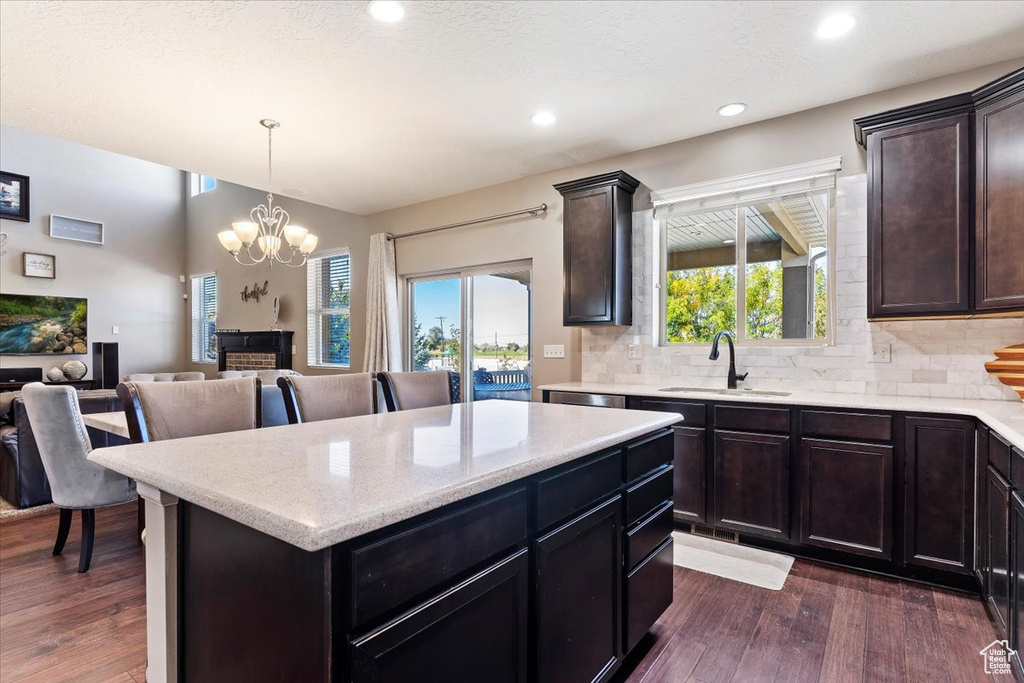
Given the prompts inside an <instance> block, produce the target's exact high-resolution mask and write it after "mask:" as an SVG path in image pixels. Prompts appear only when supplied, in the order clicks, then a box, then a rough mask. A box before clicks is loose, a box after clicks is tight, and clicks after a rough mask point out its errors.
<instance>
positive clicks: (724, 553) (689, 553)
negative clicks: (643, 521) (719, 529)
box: [672, 531, 793, 591]
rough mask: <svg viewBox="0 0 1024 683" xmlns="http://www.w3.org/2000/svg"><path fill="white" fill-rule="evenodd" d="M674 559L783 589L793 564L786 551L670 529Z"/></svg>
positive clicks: (690, 566)
mask: <svg viewBox="0 0 1024 683" xmlns="http://www.w3.org/2000/svg"><path fill="white" fill-rule="evenodd" d="M672 541H673V546H674V548H673V558H672V559H673V563H674V564H675V565H676V566H677V567H686V568H687V569H693V570H695V571H698V572H704V573H705V574H714V575H715V576H721V577H722V578H724V579H732V580H733V581H741V582H743V583H749V584H750V585H752V586H760V587H761V588H768V589H770V590H773V591H777V590H782V586H783V585H785V583H786V577H787V576H789V570H790V569H791V568H792V567H793V558H792V557H789V556H788V555H780V554H779V553H772V552H768V551H767V550H760V549H758V548H747V547H745V546H741V545H736V544H735V543H726V542H724V541H715V540H712V539H710V538H703V537H701V536H694V535H693V534H684V533H682V532H680V531H676V532H673V534H672Z"/></svg>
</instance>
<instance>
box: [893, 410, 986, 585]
mask: <svg viewBox="0 0 1024 683" xmlns="http://www.w3.org/2000/svg"><path fill="white" fill-rule="evenodd" d="M905 431H906V466H905V472H906V506H905V516H906V522H905V524H906V526H905V527H904V528H905V532H904V559H905V560H906V562H907V564H912V565H919V566H923V567H932V568H935V569H943V570H946V571H953V572H957V573H961V574H970V573H971V572H972V571H973V570H974V544H973V542H972V541H973V539H974V529H973V526H974V471H975V465H974V441H975V437H974V431H975V428H974V423H973V422H971V421H969V420H950V419H938V418H923V417H908V418H907V419H906V429H905Z"/></svg>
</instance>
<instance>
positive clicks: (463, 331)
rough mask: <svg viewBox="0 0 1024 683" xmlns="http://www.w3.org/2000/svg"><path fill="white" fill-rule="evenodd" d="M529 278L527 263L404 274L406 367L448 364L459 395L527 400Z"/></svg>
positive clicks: (436, 367)
mask: <svg viewBox="0 0 1024 683" xmlns="http://www.w3.org/2000/svg"><path fill="white" fill-rule="evenodd" d="M530 280H531V267H530V263H529V262H516V263H509V264H500V265H496V266H485V267H479V268H468V269H463V270H459V271H455V272H447V273H438V274H433V275H425V276H419V277H411V278H408V285H409V290H408V311H409V317H408V322H409V324H408V330H409V334H408V339H407V346H408V352H409V367H410V368H412V369H413V370H417V371H424V370H449V371H451V372H452V373H453V374H454V378H455V388H456V393H457V394H458V396H457V397H458V398H459V399H460V400H463V401H473V400H476V401H481V400H488V399H507V400H515V401H529V400H530V389H531V377H530V370H531V368H530V296H531V290H530ZM463 369H466V371H465V372H464V371H463Z"/></svg>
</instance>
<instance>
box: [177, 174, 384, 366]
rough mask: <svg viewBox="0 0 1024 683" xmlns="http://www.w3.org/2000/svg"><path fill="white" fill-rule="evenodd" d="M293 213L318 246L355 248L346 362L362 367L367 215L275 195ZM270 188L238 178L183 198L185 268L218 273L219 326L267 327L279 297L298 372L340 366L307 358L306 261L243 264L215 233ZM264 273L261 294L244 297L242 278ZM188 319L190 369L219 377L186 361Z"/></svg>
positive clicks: (243, 216) (244, 215) (245, 215)
mask: <svg viewBox="0 0 1024 683" xmlns="http://www.w3.org/2000/svg"><path fill="white" fill-rule="evenodd" d="M274 199H275V202H278V203H280V205H281V206H282V207H284V209H285V211H287V212H288V213H289V214H290V216H291V222H292V223H294V224H296V225H301V226H303V227H305V228H309V231H310V232H312V233H315V234H316V235H317V236H319V238H320V243H319V245H318V246H317V250H316V252H315V253H322V252H324V251H326V250H330V249H337V248H341V247H348V249H349V251H350V252H351V254H352V304H351V306H352V308H351V313H352V327H351V339H352V346H351V363H352V365H351V369H352V371H354V372H359V371H361V370H362V367H363V345H364V341H365V334H366V331H365V329H366V328H365V327H364V324H363V323H364V320H365V318H366V266H367V259H368V252H369V233H368V232H367V221H366V219H365V218H364V217H362V216H356V215H353V214H350V213H345V212H344V211H338V210H336V209H330V208H327V207H324V206H319V205H316V204H310V203H308V202H303V201H299V200H297V199H289V198H287V197H276V196H275V198H274ZM266 200H267V194H266V192H265V191H263V190H255V189H252V188H249V187H243V186H241V185H233V184H231V183H227V182H223V181H218V183H217V188H216V189H215V190H213V191H211V192H206V193H204V194H200V195H196V196H195V197H190V198H188V199H187V200H186V202H185V206H186V215H187V220H186V223H187V225H188V239H187V243H188V249H187V257H186V271H187V273H188V274H190V275H191V274H198V273H210V272H216V273H217V327H219V328H224V329H241V330H268V329H270V326H271V325H272V324H273V322H274V303H273V302H274V297H275V296H280V297H281V317H280V327H281V329H285V330H294V332H295V336H294V341H295V351H296V353H295V355H294V356H293V359H292V361H293V367H294V368H295V370H297V371H299V372H301V373H304V374H305V373H312V374H319V373H321V372H337V371H336V370H332V371H321V370H310V369H309V368H308V366H307V364H306V269H305V267H302V268H289V267H287V266H282V265H280V264H278V265H275V266H274V267H273V268H271V267H270V266H269V265H268V264H266V263H261V264H260V265H258V266H253V267H251V268H246V267H243V266H240V265H238V264H237V263H235V261H234V259H233V258H232V257H231V255H230V254H229V253H228V252H226V251H224V248H223V247H221V246H220V242H218V241H217V233H218V232H220V231H222V230H229V229H230V228H231V223H232V222H234V221H241V220H249V211H250V209H252V207H254V206H256V205H257V204H263V203H266ZM264 281H269V283H270V287H269V289H270V291H269V293H268V294H267V296H266V297H264V298H261V299H260V301H259V302H256V301H252V300H250V301H249V302H247V303H246V302H243V301H242V299H241V292H242V290H243V289H244V288H245V286H246V285H248V286H249V288H250V289H252V286H253V284H255V283H259V284H261V285H262V284H263V282H264ZM190 334H191V332H190V330H189V329H188V326H186V329H185V331H184V334H183V336H182V346H183V347H184V348H185V349H186V361H187V362H188V365H189V369H191V370H198V371H201V372H205V373H206V375H207V377H211V378H212V377H216V375H217V367H216V365H213V364H195V363H191V351H190V349H191V337H190Z"/></svg>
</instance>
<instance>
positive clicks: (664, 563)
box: [624, 538, 672, 652]
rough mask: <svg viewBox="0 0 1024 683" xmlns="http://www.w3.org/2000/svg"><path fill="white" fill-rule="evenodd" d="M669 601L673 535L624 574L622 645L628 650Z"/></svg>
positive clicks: (670, 597) (667, 605)
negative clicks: (644, 559) (643, 560)
mask: <svg viewBox="0 0 1024 683" xmlns="http://www.w3.org/2000/svg"><path fill="white" fill-rule="evenodd" d="M671 604H672V539H671V538H670V539H668V540H666V541H665V543H664V544H663V545H662V546H661V547H660V548H658V550H657V552H655V553H654V554H653V555H651V556H650V557H649V558H647V560H646V561H645V562H644V563H643V564H641V565H640V566H639V567H637V568H636V569H634V570H633V571H632V572H631V573H630V574H629V576H628V577H627V578H626V619H625V622H626V628H625V634H624V635H625V646H626V648H625V649H626V651H627V652H629V651H630V650H632V649H633V648H634V647H636V644H637V643H638V642H640V639H641V638H643V637H644V634H645V633H647V632H648V631H649V630H651V626H653V625H654V622H656V621H657V620H658V617H660V616H661V615H662V613H664V611H665V610H666V609H668V607H669V605H671Z"/></svg>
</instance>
